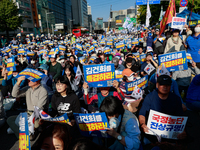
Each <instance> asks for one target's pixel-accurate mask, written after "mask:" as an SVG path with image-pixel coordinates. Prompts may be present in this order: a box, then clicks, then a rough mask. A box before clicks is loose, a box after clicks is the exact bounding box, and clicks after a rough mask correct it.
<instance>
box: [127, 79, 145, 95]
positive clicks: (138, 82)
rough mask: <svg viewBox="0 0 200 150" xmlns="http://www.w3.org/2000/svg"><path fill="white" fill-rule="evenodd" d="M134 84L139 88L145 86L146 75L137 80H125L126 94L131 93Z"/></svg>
mask: <svg viewBox="0 0 200 150" xmlns="http://www.w3.org/2000/svg"><path fill="white" fill-rule="evenodd" d="M136 85H137V86H138V87H139V88H141V89H144V88H145V87H147V86H148V75H146V76H144V77H142V78H140V79H138V80H135V81H133V82H126V84H125V87H126V94H131V93H132V92H133V90H134V88H135V86H136Z"/></svg>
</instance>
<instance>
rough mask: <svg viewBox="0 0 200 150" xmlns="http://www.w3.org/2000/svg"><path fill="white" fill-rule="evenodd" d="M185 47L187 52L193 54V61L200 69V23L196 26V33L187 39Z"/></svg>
mask: <svg viewBox="0 0 200 150" xmlns="http://www.w3.org/2000/svg"><path fill="white" fill-rule="evenodd" d="M185 47H186V48H187V52H188V53H190V54H191V56H192V59H193V61H194V62H195V63H196V65H197V67H198V68H199V69H200V50H199V47H200V24H197V25H196V26H195V28H194V34H193V35H191V36H189V37H188V38H187V39H186V42H185Z"/></svg>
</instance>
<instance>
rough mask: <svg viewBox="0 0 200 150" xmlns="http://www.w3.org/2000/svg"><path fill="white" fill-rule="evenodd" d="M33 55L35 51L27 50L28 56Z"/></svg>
mask: <svg viewBox="0 0 200 150" xmlns="http://www.w3.org/2000/svg"><path fill="white" fill-rule="evenodd" d="M34 55H35V53H34V52H31V51H27V56H29V57H33V56H34Z"/></svg>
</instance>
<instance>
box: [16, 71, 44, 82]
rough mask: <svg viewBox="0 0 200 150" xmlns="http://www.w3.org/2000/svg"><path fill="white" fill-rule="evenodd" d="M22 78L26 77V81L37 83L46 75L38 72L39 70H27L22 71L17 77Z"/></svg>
mask: <svg viewBox="0 0 200 150" xmlns="http://www.w3.org/2000/svg"><path fill="white" fill-rule="evenodd" d="M20 76H25V78H26V79H28V80H30V81H32V82H36V81H38V80H40V79H42V78H43V77H45V76H46V75H45V74H43V73H42V72H40V71H38V70H35V69H31V68H26V69H24V70H22V71H21V72H20V73H19V74H18V75H17V76H16V78H19V77H20Z"/></svg>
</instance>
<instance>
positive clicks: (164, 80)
mask: <svg viewBox="0 0 200 150" xmlns="http://www.w3.org/2000/svg"><path fill="white" fill-rule="evenodd" d="M157 83H159V84H160V85H171V84H172V79H171V77H170V76H168V75H160V76H159V77H158V79H157Z"/></svg>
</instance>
